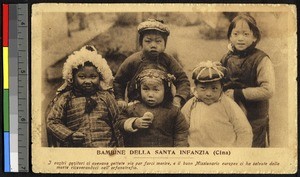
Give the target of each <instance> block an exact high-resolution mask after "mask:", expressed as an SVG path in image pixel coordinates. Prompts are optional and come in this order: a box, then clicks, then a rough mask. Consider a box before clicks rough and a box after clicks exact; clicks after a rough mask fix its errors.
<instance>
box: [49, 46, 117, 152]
mask: <svg viewBox="0 0 300 177" xmlns="http://www.w3.org/2000/svg"><path fill="white" fill-rule="evenodd" d="M63 79H64V80H65V83H64V84H63V86H62V87H61V88H60V89H59V90H58V91H59V93H58V94H57V96H56V97H55V98H54V100H53V101H52V102H51V103H50V106H49V107H48V109H49V110H48V111H47V113H46V118H47V130H48V132H49V133H50V134H52V135H53V137H55V138H56V139H57V140H58V141H59V144H60V146H62V147H115V146H119V145H121V144H122V139H121V136H120V132H119V131H118V129H117V128H114V124H115V122H116V118H117V117H118V115H119V113H118V108H117V104H116V102H115V100H114V97H113V95H111V94H110V93H109V92H108V91H107V90H108V89H109V86H110V85H112V80H113V76H112V72H111V70H110V68H109V66H108V65H107V62H106V60H105V59H104V58H102V56H101V55H99V54H97V51H96V49H95V48H94V47H92V46H85V47H83V48H82V49H81V50H80V51H76V52H74V53H73V54H72V55H70V56H69V57H68V59H67V61H66V62H65V63H64V67H63Z"/></svg>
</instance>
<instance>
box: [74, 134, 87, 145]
mask: <svg viewBox="0 0 300 177" xmlns="http://www.w3.org/2000/svg"><path fill="white" fill-rule="evenodd" d="M84 138H85V135H84V134H83V133H81V132H75V133H73V135H72V141H73V143H74V144H81V143H83V141H84Z"/></svg>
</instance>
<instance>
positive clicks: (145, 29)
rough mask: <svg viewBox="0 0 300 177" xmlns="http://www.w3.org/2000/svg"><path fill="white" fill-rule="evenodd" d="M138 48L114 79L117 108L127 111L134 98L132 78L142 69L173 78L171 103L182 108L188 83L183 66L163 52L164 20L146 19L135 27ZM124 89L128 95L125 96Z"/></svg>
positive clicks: (167, 31) (122, 65)
mask: <svg viewBox="0 0 300 177" xmlns="http://www.w3.org/2000/svg"><path fill="white" fill-rule="evenodd" d="M138 33H139V45H140V47H141V51H139V52H136V53H134V54H132V55H131V56H129V57H128V58H127V59H125V61H124V62H123V63H122V64H121V66H120V67H119V69H118V71H117V73H116V76H115V80H114V91H115V96H116V99H117V102H118V105H119V107H120V108H122V109H126V107H127V101H125V100H126V97H125V95H127V97H128V101H129V102H130V101H134V100H136V99H137V93H136V91H135V79H136V77H137V75H138V74H139V73H140V72H141V71H143V70H145V69H149V68H152V69H160V70H164V71H165V72H169V73H170V74H173V75H174V76H175V77H176V80H175V81H174V86H175V87H176V93H175V97H174V100H173V104H174V105H176V106H177V107H181V106H182V104H183V103H185V102H186V99H187V98H188V96H189V95H190V83H189V80H188V77H187V75H186V73H185V72H184V71H183V68H182V66H180V64H179V63H178V62H177V61H176V59H174V58H173V57H172V56H170V55H168V54H166V53H165V49H166V43H167V39H168V36H169V34H170V30H169V28H168V27H167V25H165V24H164V22H163V21H159V20H156V19H148V20H146V21H144V22H142V23H140V24H139V26H138ZM126 88H127V94H126V93H125V91H126Z"/></svg>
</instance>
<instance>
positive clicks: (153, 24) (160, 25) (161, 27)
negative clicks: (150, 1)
mask: <svg viewBox="0 0 300 177" xmlns="http://www.w3.org/2000/svg"><path fill="white" fill-rule="evenodd" d="M137 29H138V33H139V34H141V33H142V32H144V31H147V30H157V31H160V32H162V33H166V34H167V36H168V35H169V34H170V30H169V28H168V27H167V25H165V24H164V22H163V21H162V20H161V21H160V20H156V19H152V18H149V19H148V20H146V21H144V22H142V23H140V24H139V26H138V27H137Z"/></svg>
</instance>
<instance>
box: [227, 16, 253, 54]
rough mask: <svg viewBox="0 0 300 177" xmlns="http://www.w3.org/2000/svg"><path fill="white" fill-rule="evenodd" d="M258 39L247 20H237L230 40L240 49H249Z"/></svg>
mask: <svg viewBox="0 0 300 177" xmlns="http://www.w3.org/2000/svg"><path fill="white" fill-rule="evenodd" d="M256 40H257V39H256V37H255V36H254V35H253V32H252V31H251V29H250V27H249V25H248V23H247V22H246V21H245V20H239V21H237V23H236V25H235V27H234V28H233V29H232V31H231V35H230V41H231V43H232V44H233V46H234V47H235V48H236V49H237V50H238V51H243V50H245V49H247V48H248V47H249V46H250V45H251V44H252V43H253V42H255V41H256Z"/></svg>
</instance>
